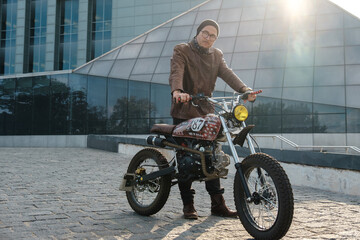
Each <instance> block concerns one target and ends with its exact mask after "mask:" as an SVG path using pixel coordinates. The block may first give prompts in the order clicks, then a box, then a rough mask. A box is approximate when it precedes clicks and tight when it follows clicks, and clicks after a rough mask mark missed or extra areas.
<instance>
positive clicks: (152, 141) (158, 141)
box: [146, 136, 165, 148]
mask: <svg viewBox="0 0 360 240" xmlns="http://www.w3.org/2000/svg"><path fill="white" fill-rule="evenodd" d="M164 140H165V139H164V138H160V137H155V136H148V137H147V138H146V143H147V144H149V145H154V146H157V147H162V148H163V147H165V145H164V143H163V141H164Z"/></svg>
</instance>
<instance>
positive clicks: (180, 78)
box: [169, 19, 256, 219]
mask: <svg viewBox="0 0 360 240" xmlns="http://www.w3.org/2000/svg"><path fill="white" fill-rule="evenodd" d="M218 36H219V25H218V24H217V23H216V22H215V21H214V20H211V19H208V20H205V21H203V22H202V23H201V24H200V25H199V27H198V28H197V32H196V36H195V37H194V38H193V39H192V41H190V42H189V43H182V44H179V45H176V46H175V48H174V53H173V57H172V59H171V73H170V78H169V82H170V86H171V94H172V99H173V101H172V105H171V116H172V117H173V121H174V124H179V123H181V122H182V121H185V120H188V119H191V118H195V117H200V116H204V115H206V114H208V113H213V111H214V110H213V108H212V107H211V106H209V105H203V106H200V107H195V106H193V105H192V104H189V103H188V102H189V101H190V95H196V94H198V93H203V94H204V95H205V96H211V95H212V92H213V91H214V88H215V82H216V79H217V77H220V78H222V79H223V80H224V81H225V82H226V83H227V84H228V85H229V86H230V87H231V88H233V89H234V90H235V91H237V92H240V93H242V92H245V91H249V90H250V91H252V90H251V89H250V88H248V87H247V86H246V85H245V84H244V83H243V82H242V81H241V80H240V78H238V77H237V76H236V74H235V73H234V72H233V71H232V70H231V69H230V68H229V67H228V66H227V64H226V62H225V60H224V58H223V53H222V52H221V51H220V50H219V49H217V48H213V47H212V46H213V44H214V42H215V40H216V39H217V37H218ZM255 99H256V95H255V94H250V95H249V101H255ZM191 184H192V181H188V182H179V189H180V194H181V199H182V201H183V204H184V208H183V211H184V217H185V218H187V219H197V218H198V215H197V212H196V210H195V208H194V200H193V199H194V194H195V191H194V190H193V189H191ZM205 184H206V190H207V191H208V193H209V194H210V197H211V213H212V214H213V215H217V216H224V217H237V213H236V211H232V210H230V209H229V208H228V207H227V206H226V205H225V201H224V198H223V193H224V189H223V188H221V186H220V180H219V179H214V180H210V181H206V182H205Z"/></svg>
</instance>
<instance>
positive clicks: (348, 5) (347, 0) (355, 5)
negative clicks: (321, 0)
mask: <svg viewBox="0 0 360 240" xmlns="http://www.w3.org/2000/svg"><path fill="white" fill-rule="evenodd" d="M330 1H331V2H333V3H335V4H336V5H338V6H340V7H342V8H344V9H345V10H346V11H348V12H350V13H352V14H353V15H355V16H357V17H358V18H360V0H330Z"/></svg>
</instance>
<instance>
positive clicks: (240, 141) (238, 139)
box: [233, 125, 255, 147]
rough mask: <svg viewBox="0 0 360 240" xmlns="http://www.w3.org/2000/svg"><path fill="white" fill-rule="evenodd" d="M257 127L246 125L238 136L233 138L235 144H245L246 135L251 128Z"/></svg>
mask: <svg viewBox="0 0 360 240" xmlns="http://www.w3.org/2000/svg"><path fill="white" fill-rule="evenodd" d="M254 127H255V125H249V126H246V127H244V128H243V129H242V130H241V132H239V133H238V134H237V135H236V137H235V138H234V140H233V143H234V145H236V144H238V145H240V146H241V147H242V146H243V145H244V142H245V139H246V136H247V135H248V133H249V132H250V131H251V129H253V128H254Z"/></svg>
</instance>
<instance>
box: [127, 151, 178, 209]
mask: <svg viewBox="0 0 360 240" xmlns="http://www.w3.org/2000/svg"><path fill="white" fill-rule="evenodd" d="M168 166H169V165H168V162H167V160H166V158H165V157H164V156H163V155H162V154H161V153H160V152H159V151H157V150H155V149H151V148H145V149H143V150H141V151H140V152H138V153H137V154H136V155H135V156H134V157H133V159H132V160H131V162H130V164H129V167H128V170H127V173H131V174H135V179H139V178H141V176H143V175H145V174H149V173H152V172H155V171H158V170H160V169H163V168H166V167H168ZM170 188H171V175H165V176H161V177H158V178H156V179H154V180H149V181H147V182H145V183H139V182H137V181H135V184H134V186H133V188H132V190H131V191H127V192H126V197H127V200H128V202H129V204H130V206H131V208H132V209H133V210H134V211H135V212H137V213H138V214H140V215H145V216H149V215H152V214H155V213H157V212H158V211H160V209H161V208H162V207H163V206H164V205H165V203H166V201H167V199H168V197H169V193H170Z"/></svg>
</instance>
